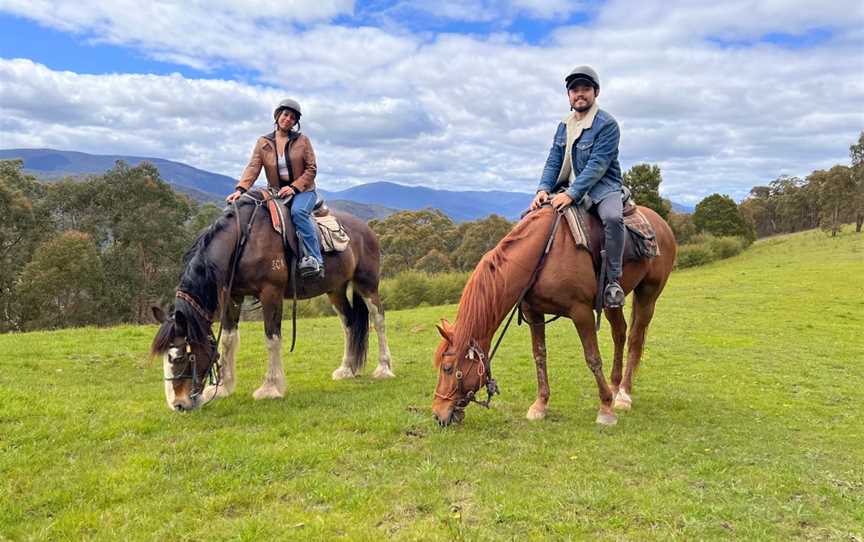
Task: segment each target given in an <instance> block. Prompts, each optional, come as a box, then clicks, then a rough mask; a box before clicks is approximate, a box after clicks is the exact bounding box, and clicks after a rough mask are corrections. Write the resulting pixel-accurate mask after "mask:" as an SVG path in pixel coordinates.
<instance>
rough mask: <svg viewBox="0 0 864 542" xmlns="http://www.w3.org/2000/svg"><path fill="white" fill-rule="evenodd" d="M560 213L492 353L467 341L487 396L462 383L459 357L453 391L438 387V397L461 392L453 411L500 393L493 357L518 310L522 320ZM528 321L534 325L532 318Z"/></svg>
mask: <svg viewBox="0 0 864 542" xmlns="http://www.w3.org/2000/svg"><path fill="white" fill-rule="evenodd" d="M561 217H562V213H560V212H557V213H556V216H555V220H553V221H552V227H551V228H550V230H549V237H548V238H547V240H546V247H545V248H544V250H543V252H542V253H541V254H540V259H539V260H538V261H537V265H535V266H534V271H533V272H532V273H531V277H530V278H529V279H528V284H527V285H526V286H525V287H524V288H523V289H522V293H521V294H520V295H519V299H517V300H516V304H515V305H514V306H513V309H512V310H511V311H510V317H509V318H508V319H507V324H505V326H504V329H503V330H502V331H501V334H500V335H498V340H497V341H495V346H494V347H493V348H492V352H491V353H490V354H489V356H486V354H485V352H483V349H482V348H480V344H479V343H478V342H477V340H476V339H471V340H470V341H469V343H468V352H467V353H466V354H465V357H466V358H467V359H468V360H470V361H471V364H470V365H469V366H468V369H467V371H471V370H472V369H474V368H475V366H476V371H477V376H479V377H480V382H481V384H480V386H483V379H484V378H485V379H486V382H485V384H486V394H487V396H486V399H485V400H483V401H480V400H478V399H477V397H476V393H477V392H475V391H474V390H468V391H467V392H466V391H465V385H464V384H463V383H462V378H463V377H464V373H463V372H462V371H461V370H460V369H459V367H458V359H457V366H456V374H455V376H456V386H454V387H453V389H452V390H451V391H450V393H448V394H447V395H444V394H442V393H438V390H435V397H438V398H439V399H443V400H445V401H450V400H452V399H453V396H454V395H456V394H457V393H458V394H459V396H460V399H457V400H456V403H455V405H454V406H453V410H454V411H463V410H465V408H466V407H467V406H468V405H469V404H471V403H477V404H478V405H480V406H482V407H483V408H489V403H491V402H492V396H493V395H498V394H500V393H501V391H500V390H499V389H498V383H497V382H496V381H495V379H494V378H492V358H494V357H495V353H496V352H497V351H498V347H499V346H500V345H501V340H502V339H504V334H505V333H507V329H508V328H509V327H510V323H511V322H512V321H513V316H514V315H515V314H516V313H517V312H519V313H520V321H521V320H522V314H521V311H519V307H520V306H521V305H522V300H523V299H525V295H526V294H527V293H528V291H529V290H531V288H532V287H533V286H534V281H535V280H537V275H538V274H539V272H540V267H541V266H542V265H543V261H544V260H545V259H546V255H547V254H549V251H550V250H551V248H552V241H554V239H555V233H556V232H557V231H558V225H559V224H560V223H561ZM557 319H558V316H556V317H554V318H552V319H551V320H549V322H551V321H554V320H557ZM526 321H527V320H526ZM528 323H529V324H531V325H534V323H533V322H528ZM538 323H539V322H538ZM544 323H548V322H544ZM456 355H457V354H456V352H453V351H452V350H448V351H445V352H444V353H443V354H442V356H456ZM442 370H443V371H444V372H445V373H448V374H449V373H450V372H452V371H453V367H451V368H450V370H449V371H448V370H446V369H444V368H443V367H442ZM478 391H479V388H478Z"/></svg>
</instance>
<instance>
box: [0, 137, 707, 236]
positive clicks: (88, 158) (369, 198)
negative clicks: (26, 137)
mask: <svg viewBox="0 0 864 542" xmlns="http://www.w3.org/2000/svg"><path fill="white" fill-rule="evenodd" d="M12 158H18V159H21V160H23V161H24V169H25V171H26V172H27V173H30V174H31V175H34V176H36V177H37V178H39V179H42V180H49V181H50V180H56V179H59V178H62V177H67V176H81V175H88V174H101V173H104V172H105V171H107V170H109V169H111V168H112V167H114V163H115V162H117V161H118V160H123V161H124V162H126V163H127V164H129V165H130V166H136V165H138V164H139V163H141V162H144V161H147V162H150V163H152V164H153V165H154V166H156V167H157V168H158V169H159V173H160V175H161V176H162V178H163V179H165V181H167V182H168V183H170V184H171V185H172V186H174V188H175V189H177V190H178V191H180V192H183V193H185V194H188V195H189V196H190V197H191V198H193V199H195V200H196V201H199V202H214V203H219V202H222V201H224V199H223V198H224V197H225V195H226V194H229V193H230V192H231V191H232V190H233V189H234V185H235V182H236V180H235V179H233V178H231V177H228V176H226V175H220V174H218V173H212V172H209V171H205V170H203V169H198V168H194V167H192V166H189V165H186V164H183V163H180V162H174V161H171V160H164V159H162V158H144V157H140V156H123V155H96V154H87V153H83V152H74V151H58V150H53V149H5V150H3V149H0V160H6V159H12ZM318 192H319V193H320V194H321V196H322V197H323V198H325V199H327V202H328V205H329V206H330V207H331V208H333V209H337V210H343V211H347V212H349V213H351V214H354V215H356V216H358V217H360V218H362V219H364V220H370V219H372V218H383V217H386V216H388V215H390V214H392V213H395V212H397V211H400V210H406V209H407V210H419V209H426V208H434V209H440V210H441V211H443V212H444V213H446V214H447V216H449V217H450V218H452V219H453V220H455V221H457V222H461V221H466V220H477V219H479V218H485V217H486V216H488V215H490V214H493V213H495V214H498V215H501V216H504V217H506V218H508V219H510V220H514V219H516V218H518V217H519V215H520V214H521V213H522V211H524V210H525V209H526V208H527V206H528V204H529V203H530V201H531V197H532V196H533V194H532V193H531V192H504V191H500V190H489V191H464V192H462V191H452V190H434V189H432V188H425V187H420V186H405V185H400V184H395V183H388V182H375V183H368V184H363V185H359V186H354V187H351V188H348V189H346V190H341V191H330V190H323V189H320V188H319V190H318ZM672 207H673V209H674V210H675V211H677V212H692V209H691V208H687V207H685V206H682V205H678V204H676V203H673V204H672Z"/></svg>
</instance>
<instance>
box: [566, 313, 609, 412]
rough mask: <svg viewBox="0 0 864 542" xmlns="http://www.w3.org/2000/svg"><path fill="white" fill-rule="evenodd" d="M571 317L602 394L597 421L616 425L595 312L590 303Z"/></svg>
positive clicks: (587, 361) (586, 359)
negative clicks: (596, 326) (601, 356)
mask: <svg viewBox="0 0 864 542" xmlns="http://www.w3.org/2000/svg"><path fill="white" fill-rule="evenodd" d="M570 318H571V319H572V320H573V323H574V324H575V325H576V330H577V331H578V332H579V339H580V340H581V341H582V350H584V352H585V363H586V364H587V365H588V368H589V369H590V370H591V373H592V374H593V375H594V379H595V380H596V381H597V391H598V392H599V395H600V409H599V411H598V412H597V420H596V421H597V423H598V424H600V425H615V424H616V423H618V417H617V416H616V415H615V410H614V409H613V408H612V399H613V398H614V396H613V395H612V390H611V389H610V388H609V384H607V383H606V376H605V375H604V374H603V361H602V360H601V358H600V348H599V347H598V346H597V331H596V328H595V327H594V326H595V323H594V314H593V313H592V312H591V307H590V306H589V305H579V307H578V308H576V309H575V310H574V311H573V313H572V314H571V316H570Z"/></svg>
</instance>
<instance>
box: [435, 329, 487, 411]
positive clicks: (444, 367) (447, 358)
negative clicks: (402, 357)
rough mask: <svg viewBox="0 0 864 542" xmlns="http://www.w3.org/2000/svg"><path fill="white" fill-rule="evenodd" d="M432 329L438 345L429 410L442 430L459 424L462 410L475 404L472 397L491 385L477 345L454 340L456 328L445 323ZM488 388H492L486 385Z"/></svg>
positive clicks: (483, 353)
mask: <svg viewBox="0 0 864 542" xmlns="http://www.w3.org/2000/svg"><path fill="white" fill-rule="evenodd" d="M436 327H437V328H438V333H440V334H441V343H440V344H439V345H438V349H437V350H436V351H435V366H436V367H438V384H437V386H436V387H435V398H434V399H433V401H432V411H433V412H434V413H435V418H436V419H437V420H438V423H439V424H440V425H441V426H442V427H443V426H446V425H450V424H451V423H453V422H456V423H460V422H462V420H463V419H465V407H467V406H468V404H469V403H470V402H472V401H475V402H479V401H476V399H475V398H474V396H475V394H476V393H477V392H478V391H479V390H480V388H481V387H482V386H484V385H490V384H491V382H489V380H488V373H489V366H488V359H487V357H486V353H485V350H484V349H483V348H482V346H481V345H480V343H479V342H478V341H477V340H476V339H473V338H472V339H469V340H467V341H460V340H457V339H456V337H457V333H456V329H455V328H454V327H453V326H452V325H451V324H450V323H449V322H448V321H447V320H441V324H440V325H437V326H436ZM489 389H490V390H492V389H493V388H492V387H491V386H490V387H489ZM480 404H483V403H480ZM487 406H488V402H487Z"/></svg>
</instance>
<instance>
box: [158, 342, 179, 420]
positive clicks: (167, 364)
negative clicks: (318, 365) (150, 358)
mask: <svg viewBox="0 0 864 542" xmlns="http://www.w3.org/2000/svg"><path fill="white" fill-rule="evenodd" d="M179 355H180V350H179V349H178V348H172V349H170V350H168V353H167V354H165V355H164V356H162V374H163V376H164V378H165V382H164V384H165V401H167V402H168V408H169V409H171V410H174V381H173V380H168V379H169V378H173V377H174V373H173V372H172V371H171V361H170V360H171V358H174V357H176V356H179Z"/></svg>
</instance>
